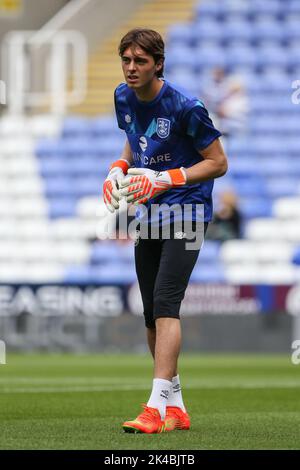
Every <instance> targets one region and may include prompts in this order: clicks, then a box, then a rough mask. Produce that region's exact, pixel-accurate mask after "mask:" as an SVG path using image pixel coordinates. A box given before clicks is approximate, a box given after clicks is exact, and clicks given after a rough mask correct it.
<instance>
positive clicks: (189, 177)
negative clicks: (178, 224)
mask: <svg viewBox="0 0 300 470" xmlns="http://www.w3.org/2000/svg"><path fill="white" fill-rule="evenodd" d="M119 55H120V57H121V60H122V69H123V73H124V77H125V80H126V84H121V85H119V86H118V87H117V89H116V91H115V107H116V114H117V119H118V125H119V127H120V128H121V129H123V130H124V131H125V132H126V135H127V140H126V144H125V147H124V151H123V153H122V155H121V157H120V159H119V160H118V161H116V162H115V163H113V164H112V166H111V169H110V172H109V174H108V177H107V179H106V180H105V183H104V186H103V193H104V201H105V203H106V205H107V208H108V209H109V210H110V211H111V212H113V211H114V210H117V209H118V208H119V200H120V197H121V196H124V197H125V198H126V200H127V202H128V203H132V202H133V203H134V204H143V207H146V211H148V212H149V211H150V208H151V206H152V207H153V204H160V205H161V204H164V207H169V206H171V205H173V204H174V203H175V204H179V206H180V207H183V206H184V205H185V204H190V205H191V206H192V207H193V208H195V207H196V206H200V205H201V207H204V214H203V218H202V225H203V223H204V227H205V228H206V227H207V224H208V222H209V221H210V220H211V217H212V199H211V193H212V188H213V180H214V178H217V177H220V176H222V175H224V174H225V173H226V171H227V159H226V156H225V154H224V151H223V148H222V145H221V143H220V141H219V137H220V136H221V133H220V132H219V131H218V130H217V129H215V127H214V126H213V123H212V121H211V119H210V118H209V116H208V113H207V111H206V109H205V107H204V105H203V103H202V102H201V101H199V100H198V99H197V98H195V97H193V96H190V95H189V94H188V93H187V92H185V91H183V90H181V89H178V87H176V86H174V85H173V84H170V83H169V82H167V81H166V80H163V79H162V78H161V77H162V76H163V68H164V42H163V40H162V38H161V36H160V35H159V33H157V32H156V31H153V30H149V29H141V28H138V29H134V30H132V31H129V32H128V33H127V34H126V35H125V36H124V37H123V38H122V40H121V42H120V46H119ZM130 166H134V168H130ZM183 214H184V212H183ZM195 217H196V216H195V211H192V215H191V220H192V221H193V223H195V221H196V219H195ZM184 218H185V215H183V219H184ZM169 220H171V232H170V237H169V238H164V237H161V232H160V235H159V237H156V238H154V239H153V238H151V236H150V238H148V239H143V238H142V237H140V238H139V239H138V240H137V243H136V246H135V264H136V271H137V277H138V281H139V286H140V290H141V295H142V300H143V307H144V316H145V325H146V329H147V339H148V345H149V349H150V351H151V354H152V356H153V359H154V379H153V387H152V392H151V395H150V398H149V400H148V403H147V405H144V409H143V411H142V413H141V414H140V415H139V416H138V417H137V418H136V419H134V420H132V421H126V422H125V423H124V424H123V429H124V431H126V432H141V433H159V432H163V431H172V430H173V429H189V427H190V418H189V415H188V414H187V412H186V409H185V407H184V403H183V399H182V394H181V388H180V381H179V375H178V370H177V361H178V356H179V352H180V346H181V325H180V319H179V309H180V305H181V301H182V300H183V298H184V293H185V290H186V287H187V285H188V281H189V278H190V275H191V273H192V270H193V268H194V265H195V263H196V261H197V258H198V254H199V250H200V247H198V249H194V250H187V249H186V239H185V238H184V236H185V233H184V232H175V231H174V226H175V225H174V223H175V219H174V218H173V219H172V218H171V219H169ZM150 223H151V220H150ZM159 224H161V219H159ZM172 229H173V230H172ZM204 231H205V229H204Z"/></svg>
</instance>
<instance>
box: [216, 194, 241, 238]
mask: <svg viewBox="0 0 300 470" xmlns="http://www.w3.org/2000/svg"><path fill="white" fill-rule="evenodd" d="M218 199H219V200H218V204H217V208H216V211H215V212H214V217H213V220H212V223H211V224H210V225H209V228H208V231H207V238H209V239H211V240H219V241H221V242H224V241H226V240H231V239H234V238H241V222H242V218H241V213H240V210H239V207H238V200H237V195H236V194H235V193H234V192H233V191H231V190H229V189H228V190H226V191H224V192H221V193H220V195H219V198H218Z"/></svg>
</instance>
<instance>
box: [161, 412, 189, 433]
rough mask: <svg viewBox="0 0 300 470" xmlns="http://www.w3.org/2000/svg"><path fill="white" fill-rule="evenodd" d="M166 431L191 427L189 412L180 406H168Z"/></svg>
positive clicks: (165, 422)
mask: <svg viewBox="0 0 300 470" xmlns="http://www.w3.org/2000/svg"><path fill="white" fill-rule="evenodd" d="M164 424H165V431H174V429H179V430H180V429H181V430H187V429H190V426H191V420H190V417H189V415H188V414H187V413H185V412H184V411H182V409H181V408H179V407H178V406H167V409H166V417H165V421H164Z"/></svg>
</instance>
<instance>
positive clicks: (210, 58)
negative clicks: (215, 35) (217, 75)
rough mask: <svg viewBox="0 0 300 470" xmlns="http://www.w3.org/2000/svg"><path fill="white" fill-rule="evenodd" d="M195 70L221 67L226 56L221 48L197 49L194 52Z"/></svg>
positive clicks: (224, 62)
mask: <svg viewBox="0 0 300 470" xmlns="http://www.w3.org/2000/svg"><path fill="white" fill-rule="evenodd" d="M194 60H195V62H196V67H195V68H196V70H197V69H198V68H202V67H223V66H225V64H226V56H225V54H224V50H223V49H222V48H221V47H215V46H210V47H202V46H200V47H197V49H196V50H195V52H194Z"/></svg>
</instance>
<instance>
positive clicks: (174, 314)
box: [153, 296, 180, 320]
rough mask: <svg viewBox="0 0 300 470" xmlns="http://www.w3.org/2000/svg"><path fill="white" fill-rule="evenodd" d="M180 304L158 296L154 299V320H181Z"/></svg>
mask: <svg viewBox="0 0 300 470" xmlns="http://www.w3.org/2000/svg"><path fill="white" fill-rule="evenodd" d="M179 309H180V302H174V301H173V300H171V299H170V298H169V299H168V298H167V297H165V296H157V297H156V298H155V299H154V315H153V316H154V319H155V320H157V319H158V318H166V317H167V318H179Z"/></svg>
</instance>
